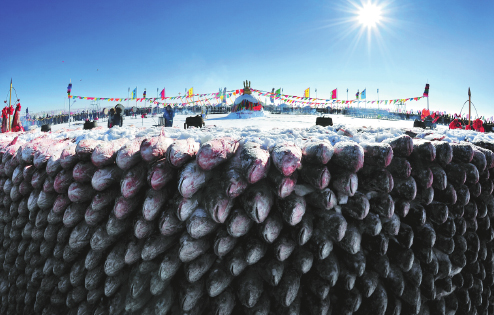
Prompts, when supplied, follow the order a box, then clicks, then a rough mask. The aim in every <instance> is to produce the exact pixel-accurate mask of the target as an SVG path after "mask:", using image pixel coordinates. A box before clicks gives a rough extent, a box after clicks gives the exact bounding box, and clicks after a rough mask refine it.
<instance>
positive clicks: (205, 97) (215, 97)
mask: <svg viewBox="0 0 494 315" xmlns="http://www.w3.org/2000/svg"><path fill="white" fill-rule="evenodd" d="M191 90H192V89H189V90H188V91H187V93H186V95H183V96H172V97H166V96H165V95H164V89H163V91H162V95H161V99H160V98H137V99H136V94H137V88H135V89H134V91H133V92H132V98H105V97H88V96H75V95H69V98H72V99H79V100H96V101H99V100H101V101H109V102H123V101H128V100H131V99H135V100H136V101H137V102H143V101H146V102H151V103H154V104H158V105H159V104H163V105H165V104H172V105H173V104H175V105H178V104H180V105H182V106H188V105H198V104H200V105H204V104H208V105H218V104H220V103H222V100H221V99H220V97H221V96H224V97H223V100H225V99H226V101H227V104H228V103H229V102H228V100H230V102H233V99H234V98H235V97H236V96H237V95H241V94H242V92H243V91H242V90H233V91H225V90H223V91H222V92H221V93H220V92H216V93H208V94H195V95H194V94H191V95H190V96H188V95H187V94H189V93H188V92H189V91H190V92H192V91H191ZM251 91H252V92H253V93H257V94H258V96H266V97H269V98H270V99H272V100H273V103H274V100H280V101H282V102H285V103H286V104H290V105H292V106H297V105H301V106H307V105H309V106H311V107H320V106H328V105H331V106H333V105H350V104H353V103H354V102H357V101H358V100H351V101H346V100H338V99H333V98H332V99H320V98H311V97H303V96H295V95H285V94H281V93H282V90H281V88H280V89H278V90H274V89H273V90H272V91H271V92H267V91H261V90H256V89H252V88H251ZM334 92H337V89H335V90H333V91H332V93H331V94H332V95H331V96H332V97H333V96H336V95H333V94H334ZM358 94H360V93H357V95H358ZM191 96H196V97H198V99H197V100H194V101H193V100H192V99H190V98H189V97H191ZM304 96H305V95H304ZM421 98H423V97H410V98H401V99H396V100H382V101H370V102H371V104H374V103H377V104H389V105H391V104H394V103H396V102H407V101H418V100H420V99H421Z"/></svg>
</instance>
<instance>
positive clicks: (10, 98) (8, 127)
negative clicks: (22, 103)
mask: <svg viewBox="0 0 494 315" xmlns="http://www.w3.org/2000/svg"><path fill="white" fill-rule="evenodd" d="M11 102H12V78H10V97H9V125H8V126H7V130H10V106H11V105H10V104H11Z"/></svg>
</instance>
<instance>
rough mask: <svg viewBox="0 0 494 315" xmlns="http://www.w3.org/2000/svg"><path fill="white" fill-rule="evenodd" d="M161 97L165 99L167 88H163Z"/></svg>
mask: <svg viewBox="0 0 494 315" xmlns="http://www.w3.org/2000/svg"><path fill="white" fill-rule="evenodd" d="M161 99H165V88H163V90H161Z"/></svg>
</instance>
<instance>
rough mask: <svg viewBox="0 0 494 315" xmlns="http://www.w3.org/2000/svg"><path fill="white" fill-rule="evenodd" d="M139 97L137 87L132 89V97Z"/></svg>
mask: <svg viewBox="0 0 494 315" xmlns="http://www.w3.org/2000/svg"><path fill="white" fill-rule="evenodd" d="M136 97H137V88H135V89H134V91H132V99H135V98H136Z"/></svg>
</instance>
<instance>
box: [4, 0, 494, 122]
mask: <svg viewBox="0 0 494 315" xmlns="http://www.w3.org/2000/svg"><path fill="white" fill-rule="evenodd" d="M367 2H368V1H367V0H365V1H364V2H360V1H347V0H342V1H340V0H336V1H328V0H326V1H318V0H308V1H283V2H282V1H257V0H253V1H248V2H247V1H215V2H211V1H189V0H184V1H140V2H136V1H127V0H123V1H114V0H108V1H101V0H98V1H94V0H87V1H25V0H17V1H9V2H8V3H2V10H1V12H0V35H1V38H2V44H3V45H2V49H1V50H0V93H3V94H0V95H2V100H5V99H6V98H7V94H8V87H9V83H10V79H11V78H13V82H14V87H15V88H16V91H17V94H18V97H19V98H20V99H21V103H22V105H23V108H25V107H26V106H28V107H29V110H30V112H36V111H41V110H48V109H53V110H61V109H63V108H64V102H65V103H66V95H67V94H66V87H67V84H68V82H69V79H71V80H72V83H73V90H72V94H73V95H80V96H95V97H127V89H128V88H129V87H130V88H132V89H133V88H134V87H137V88H138V95H142V91H143V89H144V88H147V94H148V97H149V96H155V95H156V89H157V88H159V90H160V91H161V89H162V88H163V87H166V93H167V96H175V95H178V93H179V92H180V93H183V91H184V89H185V88H189V87H194V92H195V93H211V92H216V91H218V88H220V87H227V89H228V90H232V89H239V88H242V87H243V86H242V82H243V81H244V80H246V79H248V80H250V81H251V83H252V87H253V88H256V89H261V90H271V88H273V87H276V88H278V87H282V88H283V90H284V93H285V94H290V95H302V93H303V91H304V89H306V88H307V87H310V88H311V96H312V97H315V96H316V95H315V92H314V89H316V88H317V90H318V93H317V96H318V97H319V98H329V97H330V95H331V94H330V93H331V90H332V89H334V88H338V91H339V95H338V96H339V98H340V99H346V89H347V88H348V89H349V98H350V99H353V98H355V93H356V92H357V90H360V91H362V90H363V89H364V88H366V89H367V98H368V100H376V99H377V93H376V90H377V89H379V98H380V99H396V98H408V97H415V96H421V95H422V93H423V91H424V86H425V83H426V82H427V81H428V82H429V83H430V85H431V88H430V106H431V109H437V110H448V111H450V112H453V113H454V112H459V111H460V109H461V106H462V105H463V102H464V101H465V100H467V98H468V95H467V90H468V87H471V89H472V101H473V102H474V104H475V105H476V106H477V109H478V111H479V114H480V115H486V116H492V115H494V106H493V105H494V104H493V102H492V100H491V95H492V94H493V92H492V90H493V88H492V87H493V85H494V76H493V73H494V61H493V57H492V56H493V51H494V37H493V34H494V23H493V22H492V16H493V15H494V2H492V1H488V0H479V1H475V2H474V3H475V4H474V5H471V4H470V3H469V2H467V1H443V0H440V1H423V0H418V1H372V3H375V4H376V5H378V6H381V7H382V16H383V19H382V21H381V23H380V25H378V27H377V28H374V29H372V31H371V32H370V33H368V30H366V29H362V28H361V26H360V25H359V24H358V22H357V21H356V19H355V18H356V14H357V11H358V9H357V7H359V6H361V5H362V4H363V3H367ZM362 34H363V35H362ZM360 35H361V36H360ZM89 104H90V103H89V101H82V100H79V101H78V102H76V104H75V107H89ZM108 104H109V105H111V104H112V103H108ZM66 105H67V104H66ZM104 105H106V104H104V103H102V106H104ZM109 105H108V106H109ZM408 106H409V108H416V109H419V108H423V107H424V106H426V100H421V101H419V102H409V103H408ZM464 110H465V109H464Z"/></svg>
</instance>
